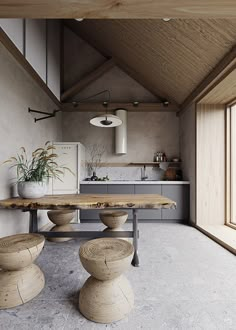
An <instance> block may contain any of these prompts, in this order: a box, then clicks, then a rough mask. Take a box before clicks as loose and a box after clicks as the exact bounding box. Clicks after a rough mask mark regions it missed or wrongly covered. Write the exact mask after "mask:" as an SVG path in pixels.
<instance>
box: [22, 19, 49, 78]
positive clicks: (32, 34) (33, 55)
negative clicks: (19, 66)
mask: <svg viewBox="0 0 236 330" xmlns="http://www.w3.org/2000/svg"><path fill="white" fill-rule="evenodd" d="M46 49H47V47H46V20H45V19H26V21H25V57H26V59H27V61H28V62H29V63H30V64H31V65H32V67H33V68H34V69H35V71H36V72H37V73H38V74H39V76H40V77H41V78H42V79H43V81H44V82H46V67H47V65H46Z"/></svg>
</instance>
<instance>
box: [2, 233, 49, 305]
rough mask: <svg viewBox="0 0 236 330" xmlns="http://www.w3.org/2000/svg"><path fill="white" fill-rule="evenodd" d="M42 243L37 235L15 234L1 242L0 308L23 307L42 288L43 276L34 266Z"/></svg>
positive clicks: (40, 236)
mask: <svg viewBox="0 0 236 330" xmlns="http://www.w3.org/2000/svg"><path fill="white" fill-rule="evenodd" d="M44 242H45V238H44V236H42V235H38V234H17V235H13V236H7V237H3V238H1V239H0V268H2V269H1V270H0V309H3V308H11V307H15V306H18V305H21V304H24V303H26V302H27V301H29V300H31V299H33V298H34V297H36V296H37V295H38V294H39V293H40V292H41V290H42V289H43V288H44V284H45V279H44V275H43V273H42V271H41V270H40V268H39V267H38V266H36V265H35V264H33V261H34V260H35V259H36V258H37V257H38V256H39V254H40V252H41V251H42V248H43V246H44Z"/></svg>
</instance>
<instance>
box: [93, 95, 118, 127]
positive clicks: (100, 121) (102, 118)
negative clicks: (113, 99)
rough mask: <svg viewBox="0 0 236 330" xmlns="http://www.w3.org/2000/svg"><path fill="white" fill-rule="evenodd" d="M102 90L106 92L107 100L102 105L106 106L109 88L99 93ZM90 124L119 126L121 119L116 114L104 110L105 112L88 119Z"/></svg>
mask: <svg viewBox="0 0 236 330" xmlns="http://www.w3.org/2000/svg"><path fill="white" fill-rule="evenodd" d="M104 92H106V93H108V101H106V102H103V105H104V107H106V108H107V106H108V104H109V102H110V92H109V90H105V91H103V92H101V93H104ZM90 124H91V125H94V126H97V127H106V128H109V127H117V126H120V125H121V124H122V120H121V119H120V118H119V117H118V116H115V115H111V114H109V113H107V110H106V113H105V114H102V115H97V116H95V117H93V118H92V119H90Z"/></svg>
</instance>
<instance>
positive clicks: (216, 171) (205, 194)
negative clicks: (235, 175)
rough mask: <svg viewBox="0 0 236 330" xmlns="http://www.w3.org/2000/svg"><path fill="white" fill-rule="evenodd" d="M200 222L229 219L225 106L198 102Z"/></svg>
mask: <svg viewBox="0 0 236 330" xmlns="http://www.w3.org/2000/svg"><path fill="white" fill-rule="evenodd" d="M196 138H197V145H196V183H197V184H196V222H197V225H210V224H211V225H212V224H214V225H222V224H224V222H225V106H224V105H223V104H221V105H219V104H217V105H215V104H198V105H197V113H196Z"/></svg>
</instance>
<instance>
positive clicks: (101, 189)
mask: <svg viewBox="0 0 236 330" xmlns="http://www.w3.org/2000/svg"><path fill="white" fill-rule="evenodd" d="M80 192H81V194H107V184H88V185H86V184H83V185H81V186H80ZM99 212H101V210H80V222H84V221H85V222H86V221H87V220H99Z"/></svg>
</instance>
